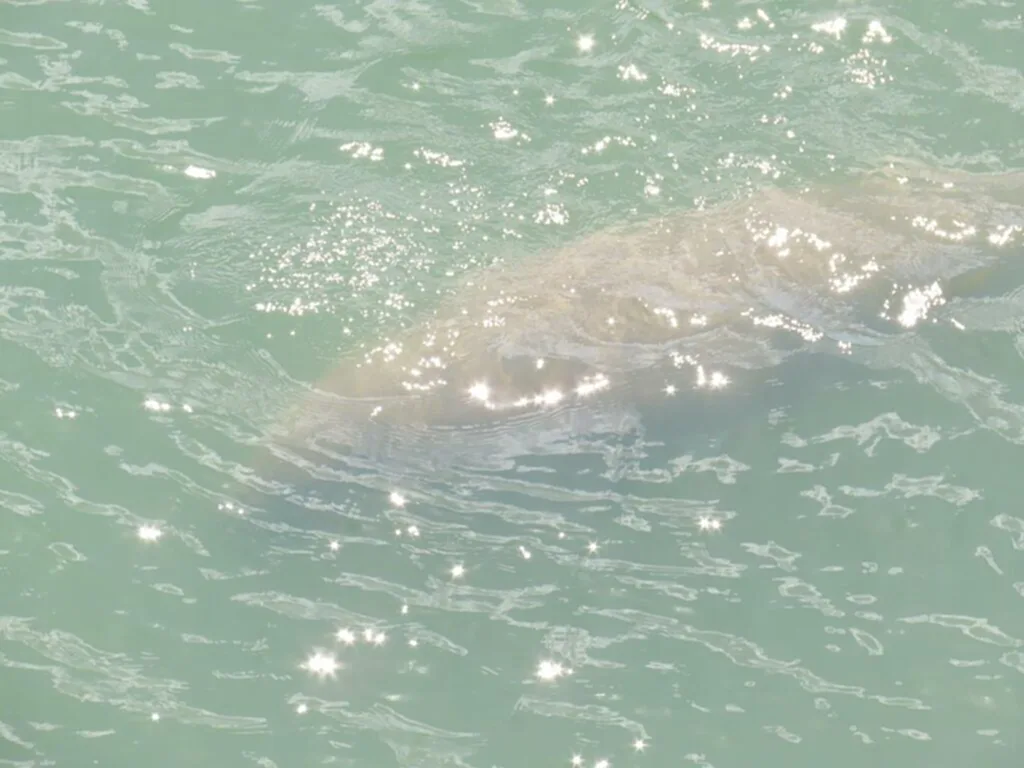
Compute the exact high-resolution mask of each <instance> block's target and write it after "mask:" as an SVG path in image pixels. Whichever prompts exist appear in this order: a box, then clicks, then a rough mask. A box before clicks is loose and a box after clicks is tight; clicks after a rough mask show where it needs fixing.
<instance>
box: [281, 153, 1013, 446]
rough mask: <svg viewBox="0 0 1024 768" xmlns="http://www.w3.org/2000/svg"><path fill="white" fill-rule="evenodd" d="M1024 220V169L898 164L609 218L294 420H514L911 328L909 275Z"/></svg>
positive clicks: (962, 255)
mask: <svg viewBox="0 0 1024 768" xmlns="http://www.w3.org/2000/svg"><path fill="white" fill-rule="evenodd" d="M1022 225H1024V175H1021V174H965V173H944V172H936V171H929V170H926V169H921V168H908V167H903V168H894V167H890V168H888V169H887V170H884V171H879V172H874V173H870V174H865V175H864V176H863V177H861V178H859V179H856V180H854V182H852V183H850V184H847V185H845V186H839V185H837V186H835V187H832V188H821V189H814V190H802V191H780V190H775V189H767V190H763V191H760V192H757V193H755V194H754V195H753V196H752V197H751V198H749V199H745V200H743V201H739V202H734V203H731V204H727V205H724V206H722V207H719V208H715V209H709V210H695V211H688V212H684V213H679V214H676V215H672V216H666V217H664V218H660V219H657V220H655V221H651V222H648V223H645V224H643V225H638V226H631V227H623V228H620V229H613V230H610V231H606V232H600V233H597V234H594V235H592V236H590V237H588V238H586V239H584V240H583V241H581V242H577V243H574V244H572V245H568V246H565V247H563V248H561V249H558V250H555V251H553V252H548V253H542V254H537V255H533V256H528V257H521V258H517V259H515V260H514V261H509V262H505V263H503V264H500V265H498V266H496V267H494V268H491V269H486V270H481V271H480V272H478V273H476V274H474V275H470V276H469V277H468V279H467V280H466V281H465V283H464V284H463V285H462V286H460V288H459V289H458V290H457V291H455V293H454V296H453V298H452V299H451V300H450V301H448V302H447V303H445V304H443V305H442V306H441V307H440V308H439V309H438V310H437V311H436V312H435V313H433V314H432V316H431V317H429V318H427V319H425V320H424V322H423V323H422V324H421V325H420V326H419V327H417V328H415V329H413V330H411V331H409V332H408V333H405V334H403V335H401V336H400V337H398V338H394V339H388V340H382V341H381V342H380V344H379V345H377V346H376V347H375V348H374V349H372V350H371V351H370V352H369V353H368V354H366V355H364V356H361V357H359V358H355V359H351V360H346V361H342V362H341V363H340V365H339V366H338V367H337V368H336V369H335V370H333V371H332V372H330V373H329V374H328V375H327V376H326V377H325V378H324V379H323V380H322V381H321V382H319V384H318V385H317V387H316V388H315V389H314V391H313V392H311V393H310V394H309V396H308V398H307V399H306V400H305V401H304V402H303V403H301V404H300V406H299V407H298V409H297V410H296V411H295V412H294V413H292V414H291V418H290V420H289V425H288V431H289V434H290V435H291V437H292V438H293V439H297V440H304V439H305V438H308V437H311V436H314V435H316V434H317V433H322V432H325V431H327V432H330V431H333V432H334V439H344V440H348V441H352V440H358V439H361V438H360V437H359V436H360V435H364V434H368V433H372V431H373V430H374V429H375V427H374V425H375V424H385V425H412V426H415V427H416V428H417V429H428V428H433V429H438V428H444V427H449V426H458V425H466V424H480V423H487V422H489V423H491V424H493V423H494V420H495V419H497V420H499V421H502V420H506V421H508V420H511V421H514V420H515V419H516V418H517V417H519V416H521V415H522V414H526V413H532V412H538V411H545V410H547V411H548V412H556V411H559V409H567V408H569V407H570V406H572V405H573V404H575V403H580V402H585V401H586V402H590V401H594V402H596V401H599V400H600V399H601V398H606V397H610V398H618V401H619V402H621V401H623V400H630V401H643V400H644V399H649V398H651V397H652V396H655V395H661V393H662V392H663V390H664V389H665V387H666V386H672V385H675V386H679V387H680V388H682V387H686V388H691V387H692V386H693V385H694V383H698V384H699V383H704V384H708V383H710V384H713V383H714V382H715V379H714V378H713V376H714V372H715V371H716V370H718V369H719V368H720V367H722V366H724V367H725V368H731V369H733V370H736V369H746V370H751V369H756V368H761V367H765V366H771V365H773V364H775V363H777V362H778V361H780V360H781V359H782V358H783V357H785V356H786V355H787V354H788V353H790V352H791V351H793V350H794V349H800V348H806V346H807V345H809V344H829V345H831V347H832V348H837V347H841V348H842V349H844V350H846V351H849V350H850V349H853V348H855V347H856V346H857V345H858V344H861V343H864V344H868V343H881V341H882V340H884V339H885V338H886V331H887V330H890V329H891V330H900V321H901V318H900V315H901V312H903V310H902V309H901V307H900V306H899V305H900V304H901V303H902V302H903V300H904V294H901V293H900V291H904V293H905V292H906V290H909V289H911V288H914V287H923V286H926V285H931V284H932V283H933V282H934V281H939V286H940V288H941V286H942V284H943V281H945V282H947V283H948V281H950V280H953V279H955V278H957V277H958V276H962V275H965V274H968V273H971V272H972V271H973V270H977V268H979V267H982V266H984V265H986V264H988V263H990V262H991V260H992V259H993V258H994V257H995V254H996V253H997V252H998V246H999V245H1000V244H1003V245H1005V244H1007V243H1009V244H1012V243H1014V242H1016V243H1018V244H1019V243H1020V241H1021V236H1020V234H1019V233H1020V228H1021V227H1022ZM1015 238H1016V240H1015ZM894 290H895V293H894ZM946 290H947V292H948V285H947V288H946ZM923 296H924V299H923V301H925V302H927V301H928V300H932V301H934V300H935V299H936V297H937V294H936V293H935V289H934V288H933V289H932V292H931V293H928V292H925V293H924V294H923ZM929 297H930V299H929ZM887 302H888V304H887ZM886 309H887V311H888V315H889V317H890V321H889V327H888V329H887V328H886V326H885V324H884V323H882V324H881V325H880V324H879V322H878V320H877V318H878V316H879V313H880V312H882V311H883V310H886ZM904 314H906V313H904ZM902 320H903V323H904V324H909V321H911V320H913V317H912V316H908V317H904V318H902ZM592 413H593V411H592ZM614 413H615V415H614V416H613V417H612V420H613V421H614V420H617V419H619V420H621V419H623V418H626V417H625V416H624V415H623V414H624V413H625V411H622V410H621V409H620V410H616V411H614ZM594 418H597V417H594ZM567 426H568V427H570V428H573V422H565V421H562V422H559V423H558V428H559V429H564V428H566V427H567ZM339 434H343V435H345V436H346V437H343V438H339V437H338V435H339ZM418 434H421V435H422V434H429V433H423V432H420V433H418ZM440 434H441V433H439V432H438V433H434V435H435V437H436V436H438V435H440ZM429 439H434V438H433V437H431V438H429ZM438 439H439V438H438Z"/></svg>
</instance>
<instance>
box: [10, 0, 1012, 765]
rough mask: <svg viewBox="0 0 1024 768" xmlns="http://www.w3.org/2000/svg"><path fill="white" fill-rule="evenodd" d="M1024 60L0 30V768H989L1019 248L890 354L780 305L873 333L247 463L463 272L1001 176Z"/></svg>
mask: <svg viewBox="0 0 1024 768" xmlns="http://www.w3.org/2000/svg"><path fill="white" fill-rule="evenodd" d="M836 19H841V20H843V21H844V22H845V25H843V24H835V23H834V21H835V20H836ZM830 22H833V23H831V24H830ZM1022 32H1024V19H1022V14H1021V8H1020V5H1019V4H1016V3H1013V2H986V1H985V0H982V1H980V2H970V3H967V2H964V3H932V2H923V1H917V2H894V1H892V0H890V2H876V3H870V4H869V3H860V2H847V1H845V0H843V1H841V2H836V3H832V4H828V3H822V2H796V1H795V0H789V2H786V3H776V4H770V5H764V6H758V5H756V4H753V3H746V2H736V3H731V2H723V1H722V0H711V2H707V3H704V4H703V5H702V4H701V2H700V1H699V0H686V1H685V2H676V3H662V2H652V3H647V4H642V3H631V2H624V1H622V2H618V3H615V2H611V1H610V0H606V1H605V2H602V3H596V4H584V3H578V2H573V0H560V2H556V3H541V2H539V0H525V1H524V2H520V1H518V0H479V1H478V2H474V1H472V0H463V1H460V0H449V1H448V2H440V1H439V2H437V3H424V2H416V1H410V2H396V1H395V0H391V1H386V0H372V1H370V2H358V1H356V2H351V3H339V4H335V5H328V4H319V5H318V4H313V3H307V2H305V0H298V1H297V2H288V3H285V2H276V3H274V2H269V1H266V0H235V1H233V2H232V1H230V0H224V1H222V2H216V3H199V2H195V0H182V1H181V2H174V3H169V2H163V3H160V2H149V1H148V0H126V1H125V2H111V1H104V0H96V1H93V2H45V1H38V2H29V1H28V0H8V1H7V2H4V3H2V5H0V526H2V527H0V588H2V589H0V765H3V766H19V767H27V766H49V765H55V766H91V765H99V766H111V767H119V766H139V765H146V766H154V768H156V767H157V766H218V767H219V766H250V765H252V766H262V767H263V768H292V767H293V766H314V765H351V766H374V767H375V768H376V767H378V766H380V767H382V768H383V767H386V766H402V767H403V768H406V767H407V768H428V767H429V766H442V765H445V766H451V765H454V766H473V767H474V768H490V767H491V766H500V767H501V768H514V767H517V766H571V765H574V764H575V765H579V766H587V768H603V765H604V763H603V762H602V761H607V763H608V764H609V765H611V766H624V765H634V766H648V767H649V768H660V767H661V766H680V765H691V764H692V765H695V766H714V767H715V768H730V767H735V768H747V767H749V766H780V767H781V766H786V768H790V767H791V766H821V765H832V766H850V767H851V768H852V767H854V766H858V767H859V766H867V765H877V766H936V767H939V766H964V765H969V766H977V767H978V768H983V767H986V766H1016V765H1020V764H1021V760H1022V759H1024V737H1022V735H1021V734H1022V725H1021V724H1022V723H1024V648H1022V645H1024V618H1022V617H1024V602H1022V601H1024V513H1022V510H1021V504H1020V495H1021V489H1022V488H1024V485H1022V482H1021V472H1020V458H1021V455H1022V454H1021V451H1022V444H1024V361H1022V355H1024V352H1022V350H1024V330H1022V328H1024V325H1022V323H1021V320H1020V318H1021V317H1022V314H1024V306H1022V301H1024V299H1022V296H1024V292H1022V287H1024V274H1022V271H1021V269H1020V266H1019V264H1018V263H1016V259H1019V257H1020V256H1021V255H1022V253H1024V251H1022V243H1024V236H1022V235H1021V234H1020V229H1019V227H1020V225H1024V218H1018V219H1017V220H1016V221H1009V222H1004V224H1005V225H1006V226H1007V227H1009V228H1008V229H1005V230H1004V232H1005V233H1006V234H1007V238H1006V242H1005V243H1004V245H1003V246H1001V248H1000V249H999V250H998V257H997V258H995V260H994V261H993V260H989V261H988V262H986V263H987V264H988V267H987V270H986V271H983V272H982V273H980V276H979V277H977V278H972V279H969V280H967V281H966V282H962V283H958V286H959V293H950V295H949V296H948V300H947V302H946V303H945V304H944V305H941V306H934V307H932V309H931V311H930V314H929V317H928V320H929V321H931V322H921V323H918V324H917V325H914V326H913V327H910V328H904V327H902V326H900V325H899V323H896V322H892V317H891V315H892V314H893V313H890V316H889V317H888V318H887V319H884V320H883V319H878V317H877V316H878V315H879V314H884V313H883V307H882V305H881V304H880V303H879V302H881V301H882V299H884V298H885V291H884V290H883V291H882V292H881V295H879V293H878V292H877V291H876V292H875V293H872V294H869V295H866V296H865V297H864V298H863V299H858V298H856V297H854V298H852V299H851V298H849V297H844V298H842V299H840V298H832V297H830V296H828V295H825V296H822V297H820V299H821V302H822V305H823V306H824V307H825V310H823V311H828V308H829V306H830V302H831V303H832V304H834V305H835V306H838V305H839V302H840V301H843V302H846V303H847V305H853V306H855V307H857V308H858V309H857V311H858V312H859V313H860V314H859V315H858V316H863V317H874V318H876V322H875V323H874V325H871V326H870V327H871V328H873V329H874V330H875V331H877V337H872V338H875V339H876V341H877V343H875V344H873V345H868V347H866V348H865V349H863V350H862V349H860V348H859V347H857V345H854V347H855V348H854V349H853V350H852V352H851V353H850V354H845V355H844V354H836V352H835V350H834V346H835V345H834V344H833V345H832V347H833V348H832V349H825V346H827V345H828V343H829V342H828V340H826V341H824V342H821V343H820V344H819V345H818V346H814V345H808V350H807V351H806V354H804V355H801V354H796V355H794V356H792V357H787V358H785V360H783V361H782V362H780V363H779V364H778V365H775V366H763V365H761V366H748V367H744V366H743V365H742V364H741V363H742V361H735V362H736V364H735V365H733V366H731V367H730V368H728V371H727V372H728V375H729V380H730V385H729V386H727V387H725V388H723V389H721V390H709V389H706V388H705V389H699V388H696V387H695V386H694V384H693V377H692V375H691V374H692V372H689V373H686V376H685V377H683V376H682V374H680V376H681V378H680V379H679V380H678V386H679V390H680V391H679V394H678V396H677V397H674V398H669V397H666V398H665V399H664V401H662V402H660V403H654V404H651V403H647V404H646V405H644V406H643V407H637V408H632V407H626V408H624V410H621V411H620V410H614V409H613V410H612V411H611V412H608V413H605V412H602V411H601V410H600V407H599V406H595V409H596V410H595V413H596V415H594V416H593V418H592V419H591V421H589V422H587V426H586V427H585V428H574V429H569V428H568V427H567V426H566V423H565V422H560V421H558V420H557V419H556V420H554V421H550V422H547V421H540V422H534V421H529V420H527V421H526V422H522V421H516V420H510V421H509V423H507V424H502V423H500V422H499V423H497V424H492V425H490V426H488V427H487V428H486V429H485V430H483V431H476V432H469V433H465V434H463V433H459V432H444V433H443V434H442V433H437V434H434V433H431V432H429V431H428V432H422V431H416V430H411V431H410V432H408V433H398V437H395V438H394V440H393V441H392V442H390V443H386V444H378V445H377V447H376V448H375V449H374V451H373V452H371V453H370V454H369V455H368V456H369V458H367V455H363V456H362V458H359V456H358V455H357V454H358V453H359V451H356V452H351V451H348V452H347V451H345V450H341V449H338V450H334V449H332V448H331V447H323V446H320V447H319V448H316V447H310V446H307V447H306V449H305V450H300V449H294V448H291V449H285V448H283V447H281V445H280V444H279V442H278V439H277V437H276V436H277V435H279V434H280V433H279V429H278V427H279V425H280V423H281V414H284V413H289V412H291V410H290V409H294V408H295V406H296V405H297V404H300V403H303V402H306V397H307V390H308V388H309V386H310V385H311V384H312V383H313V382H315V381H317V380H319V379H321V378H322V377H324V376H326V375H328V374H329V372H330V371H332V370H334V369H336V368H338V367H339V366H345V365H350V363H349V362H346V361H350V360H351V359H352V358H353V355H356V354H358V353H360V352H361V350H363V349H364V348H366V347H369V346H374V345H375V344H377V343H379V342H380V340H381V339H385V338H390V337H393V336H395V335H397V334H399V333H400V331H401V329H402V328H403V327H406V326H413V325H415V324H416V323H418V322H421V321H422V319H423V318H424V317H425V316H426V315H427V314H428V313H429V312H430V311H431V310H432V309H433V308H434V307H436V306H438V305H439V304H441V303H442V299H441V298H440V297H442V296H444V295H446V294H451V293H452V292H455V293H456V294H457V292H458V291H459V290H460V289H459V286H460V285H461V284H462V283H461V281H463V280H465V279H467V278H466V275H467V274H469V275H473V274H474V273H475V272H474V271H475V270H480V269H484V268H486V267H487V266H488V265H491V264H493V263H495V262H497V261H499V260H504V265H505V268H507V269H511V270H514V269H515V267H516V263H517V259H520V258H526V257H528V256H529V255H531V254H536V253H539V252H543V251H547V250H550V251H551V252H552V253H559V251H558V248H561V247H566V246H568V247H570V248H571V245H572V243H574V242H577V241H580V240H581V239H582V238H585V237H586V236H588V235H591V234H593V233H594V232H596V231H598V230H600V229H602V228H605V227H608V226H611V225H614V224H619V223H628V222H643V221H644V220H647V219H651V218H655V217H659V216H662V215H665V214H669V213H672V212H676V211H680V210H685V209H689V208H694V207H707V208H710V209H713V208H714V207H715V205H717V204H721V203H724V202H727V201H730V200H734V199H736V198H737V197H739V196H742V195H744V194H747V193H748V192H750V191H751V190H754V189H758V188H761V187H764V186H778V187H780V188H785V189H798V188H801V187H804V186H814V185H820V184H831V185H834V186H838V187H840V188H841V187H842V185H843V184H844V183H846V182H845V181H844V180H846V179H849V178H851V177H853V176H854V175H855V174H856V172H857V171H859V170H864V169H872V168H878V167H880V166H882V165H883V164H884V163H885V162H887V161H888V160H890V159H892V158H900V159H901V160H905V161H908V162H910V163H914V164H917V165H920V166H927V167H935V168H945V169H950V170H953V169H964V170H970V171H973V172H989V173H991V172H999V171H1009V170H1016V171H1020V170H1021V169H1022V168H1024V141H1022V138H1021V137H1022V136H1024V64H1022V58H1021V35H1022ZM1010 202H1011V204H1012V203H1013V202H1014V201H1012V200H1011V201H1010ZM1016 203H1017V204H1018V207H1017V209H1016V210H1017V212H1018V214H1019V213H1020V211H1021V207H1022V206H1024V200H1017V201H1016ZM928 213H929V212H928V211H927V210H923V211H921V214H922V215H927V214H928ZM1013 227H1017V229H1014V228H1013ZM825 234H828V233H825ZM972 249H974V250H972ZM975 250H976V249H975V246H973V245H965V246H962V250H955V251H952V252H950V251H944V253H946V255H950V253H951V254H952V255H953V257H954V260H955V259H959V258H964V259H969V257H971V254H972V253H974V252H975ZM989 251H991V252H993V253H995V252H996V249H993V248H987V250H986V251H985V252H986V253H988V252H989ZM879 255H880V256H882V255H884V254H879ZM552 258H555V257H552ZM954 271H955V270H954ZM947 272H948V273H949V274H952V272H949V271H948V270H947ZM928 274H929V273H928V266H927V264H922V265H921V269H920V279H921V280H920V284H926V280H925V278H926V276H927V275H928ZM747 279H749V280H753V278H752V277H750V276H747ZM741 281H742V278H741ZM911 283H912V284H913V285H910V284H911ZM915 285H918V283H914V281H913V280H910V283H908V284H904V285H902V287H901V288H900V290H901V291H904V292H905V291H906V290H907V289H908V286H910V287H913V286H915ZM893 290H894V291H895V290H896V288H895V287H894V288H893ZM894 296H896V300H898V299H899V298H900V296H899V295H896V294H894ZM858 302H860V303H859V304H858ZM897 303H898V301H897ZM869 325H870V324H869ZM750 338H755V337H753V336H751V337H750ZM756 338H760V337H756ZM878 339H881V341H878ZM697 342H698V343H704V344H705V346H713V345H711V343H710V342H701V337H698V338H697ZM797 346H799V345H797ZM787 349H791V350H792V349H794V345H793V344H792V342H789V346H788V347H787ZM711 351H712V352H713V351H714V350H713V349H712V350H711ZM626 394H627V395H628V393H626ZM602 414H603V415H602ZM314 417H315V418H323V420H324V423H325V424H327V423H329V422H330V420H331V418H330V417H331V414H330V413H329V412H328V410H327V407H326V406H325V410H324V411H323V412H322V413H315V414H314ZM631 419H632V421H630V420H631ZM545 425H547V426H546V427H545ZM545 428H546V429H548V430H549V432H551V433H552V434H547V433H544V431H543V430H544V429H545ZM531 441H532V442H531ZM363 447H365V446H363ZM365 453H366V452H365V451H363V454H365ZM471 454H472V455H474V457H475V458H477V459H481V461H479V462H476V463H471V462H468V461H467V460H466V459H467V458H468V457H469V456H470V455H471ZM488 459H490V460H491V461H488ZM393 494H397V495H393ZM701 520H705V521H714V523H715V525H717V526H718V530H704V528H707V527H708V526H707V525H704V526H703V527H702V525H701ZM339 632H340V633H341V634H340V635H339V634H338V633H339ZM311 660H312V662H313V663H310V662H311ZM318 671H319V674H318ZM324 673H330V674H324Z"/></svg>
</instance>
